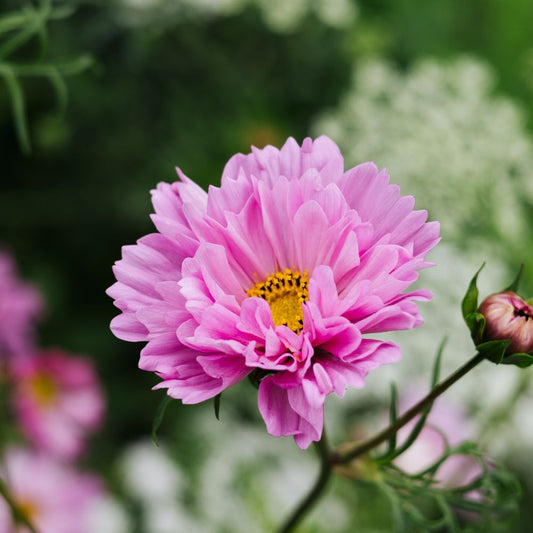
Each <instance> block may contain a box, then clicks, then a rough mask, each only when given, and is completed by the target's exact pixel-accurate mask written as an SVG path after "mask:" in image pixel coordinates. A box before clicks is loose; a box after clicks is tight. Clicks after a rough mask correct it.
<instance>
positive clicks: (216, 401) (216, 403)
mask: <svg viewBox="0 0 533 533" xmlns="http://www.w3.org/2000/svg"><path fill="white" fill-rule="evenodd" d="M221 398H222V393H221V392H219V393H218V394H217V395H216V396H215V397H214V398H213V406H214V408H215V417H216V419H217V420H220V399H221Z"/></svg>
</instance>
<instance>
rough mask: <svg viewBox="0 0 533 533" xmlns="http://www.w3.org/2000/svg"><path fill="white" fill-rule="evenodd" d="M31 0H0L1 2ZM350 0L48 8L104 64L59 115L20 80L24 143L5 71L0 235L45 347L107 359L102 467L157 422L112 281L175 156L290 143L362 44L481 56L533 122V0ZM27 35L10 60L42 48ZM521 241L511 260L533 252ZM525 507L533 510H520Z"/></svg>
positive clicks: (198, 160) (46, 89) (174, 416)
mask: <svg viewBox="0 0 533 533" xmlns="http://www.w3.org/2000/svg"><path fill="white" fill-rule="evenodd" d="M21 5H24V2H17V1H8V2H5V0H4V2H2V4H1V6H0V10H4V9H5V10H6V11H7V10H9V9H17V8H19V7H20V6H21ZM356 5H357V8H358V17H357V19H356V21H355V22H354V24H353V26H350V27H348V28H344V29H334V28H331V27H328V26H326V25H324V24H323V23H322V22H321V21H320V20H318V19H317V17H316V16H315V15H313V14H312V13H311V14H309V15H308V16H307V17H306V19H305V20H304V21H303V22H302V24H300V25H299V26H298V27H297V28H296V29H295V30H294V31H292V32H289V33H285V34H284V33H276V32H274V31H272V30H271V29H269V28H268V27H267V26H266V25H265V23H264V21H263V19H262V17H261V14H260V12H259V10H258V9H257V8H256V7H254V6H248V7H246V8H245V9H244V10H242V11H241V12H239V13H238V14H235V15H231V16H220V17H212V18H194V17H193V18H188V17H176V18H175V19H172V20H166V21H165V24H164V25H162V24H158V23H156V22H154V23H152V24H147V25H142V26H141V25H138V26H128V25H123V24H121V23H120V17H119V16H117V13H118V12H119V10H118V7H117V4H116V3H113V2H82V3H80V4H79V5H78V6H77V9H76V11H75V13H74V14H73V15H72V16H71V17H70V18H68V19H66V20H64V21H57V22H53V23H51V25H50V27H49V37H50V42H49V49H48V51H47V56H48V57H53V58H66V57H72V56H76V55H78V54H80V53H86V52H88V53H90V54H92V56H93V57H94V59H95V64H94V66H93V67H92V68H91V69H89V70H87V71H85V72H84V73H82V74H79V75H76V76H73V77H70V78H68V79H67V84H68V89H69V104H68V108H67V112H66V114H65V115H64V116H59V115H58V114H57V113H56V112H55V110H54V105H55V101H54V93H53V91H52V89H51V87H50V85H49V84H48V83H47V82H46V81H45V80H42V79H37V78H36V79H25V80H24V81H23V88H24V93H25V98H26V104H27V116H28V123H29V131H30V135H31V139H32V145H33V148H32V152H31V154H29V155H24V154H23V153H22V151H21V149H20V146H19V143H18V140H17V137H16V135H15V128H14V126H13V119H12V113H11V107H10V103H9V98H8V94H7V91H6V87H5V85H4V84H2V83H0V154H1V166H0V177H1V180H0V213H1V216H0V241H1V243H2V245H3V246H5V247H7V248H8V249H10V250H11V251H12V252H13V254H14V255H15V257H16V260H17V263H18V264H19V266H20V269H21V271H22V274H23V276H24V277H25V278H27V279H30V280H33V281H34V282H35V283H36V284H37V285H38V287H39V288H40V289H41V290H42V292H43V293H44V295H45V299H46V302H47V315H46V318H45V320H44V321H43V323H42V327H41V329H40V338H41V341H42V344H43V345H44V346H61V347H63V348H65V349H67V350H70V351H72V352H73V353H80V354H88V355H91V356H92V357H93V358H94V359H95V361H96V364H97V367H98V371H99V373H100V375H101V378H102V380H103V382H104V385H105V389H106V394H107V401H108V416H107V424H106V427H105V428H104V430H103V432H102V433H101V434H100V435H99V436H98V437H97V438H96V439H95V441H94V447H93V453H92V455H91V458H90V462H91V464H92V465H93V466H94V467H95V468H98V469H100V470H102V471H103V472H106V469H107V467H108V465H109V464H110V463H111V462H112V460H113V458H114V457H115V456H116V455H117V454H118V453H119V452H120V450H121V448H122V447H123V446H124V445H125V443H127V442H129V441H131V440H132V439H134V438H137V437H138V436H140V435H146V434H147V433H149V431H150V429H151V423H152V419H153V415H154V412H155V410H156V408H157V405H158V404H159V402H160V401H161V398H162V396H163V393H162V392H160V391H159V392H151V391H150V388H151V387H152V386H153V385H154V384H155V383H156V382H157V379H156V377H155V376H153V375H152V374H148V373H143V372H141V371H140V370H138V369H137V360H138V352H139V349H140V345H136V344H131V343H125V342H121V341H119V340H117V339H116V338H114V337H113V336H112V334H111V333H110V332H109V321H110V320H111V318H112V317H113V316H114V315H115V314H116V310H115V308H114V307H113V306H112V302H111V300H110V299H109V298H108V297H107V296H106V295H105V293H104V291H105V289H106V288H107V287H108V286H109V285H111V284H112V282H113V275H112V272H111V265H112V264H113V262H114V261H115V260H117V259H118V258H119V256H120V247H121V246H122V245H124V244H131V243H134V242H135V240H136V239H137V238H139V237H140V236H142V235H144V234H146V233H148V232H150V231H152V225H151V222H150V220H149V216H148V215H149V213H150V212H151V204H150V196H149V190H150V189H152V188H154V187H155V185H156V184H157V183H158V182H159V181H172V180H174V179H175V172H174V167H175V166H176V165H179V166H180V168H182V169H183V171H184V172H185V173H186V174H187V175H188V176H189V177H191V178H192V179H194V180H195V181H197V182H198V183H199V184H201V185H202V186H203V187H207V186H208V185H209V184H211V183H212V184H218V183H219V180H220V175H221V171H222V168H223V165H224V163H225V162H226V160H227V159H228V158H229V157H230V156H231V155H232V154H234V153H236V152H239V151H242V152H246V151H248V150H249V147H250V145H251V144H255V145H257V146H263V145H265V144H267V143H270V144H274V145H278V146H279V145H281V143H282V142H283V141H284V140H285V138H286V137H288V136H289V135H291V136H294V137H295V138H296V139H297V140H298V141H301V140H302V138H303V137H304V136H305V135H307V134H308V133H309V127H310V124H311V121H312V120H313V118H314V117H316V115H317V114H318V113H319V112H320V111H321V110H323V109H325V108H328V107H331V106H334V105H335V104H336V103H337V101H338V99H339V97H340V96H341V95H342V93H343V91H344V90H345V89H346V88H347V87H348V84H349V83H350V79H351V74H352V64H354V63H355V64H357V62H358V61H359V60H361V59H362V58H365V57H367V56H369V55H380V56H383V57H386V58H388V59H390V60H392V61H393V62H396V63H397V64H398V65H399V66H400V67H407V66H409V65H410V64H412V63H413V62H414V61H415V60H416V59H417V58H420V57H426V56H428V55H429V56H436V57H454V56H455V55H457V54H459V53H465V52H467V53H473V54H475V55H477V56H478V57H480V58H483V59H485V60H487V61H488V62H489V63H490V64H491V65H492V66H493V67H494V69H495V71H496V73H497V76H498V79H499V85H498V87H497V90H498V92H500V93H502V94H505V95H507V96H510V97H512V98H514V99H515V100H516V102H518V103H519V105H520V106H521V107H522V108H523V110H524V113H525V114H526V116H527V120H528V124H529V125H530V126H531V125H533V120H532V119H533V33H532V31H531V21H533V2H531V1H530V0H508V1H506V2H503V1H501V0H469V1H468V2H465V1H464V0H438V1H428V0H357V4H356ZM0 13H1V11H0ZM34 46H35V43H30V44H29V45H27V46H26V47H25V48H24V49H23V50H21V51H20V53H19V56H17V57H18V58H19V59H20V60H21V61H24V60H26V59H27V58H29V57H32V54H33V53H34V51H33V48H32V47H34ZM428 207H429V209H430V210H431V208H430V206H428ZM524 253H525V255H526V257H525V258H514V257H513V258H509V263H512V262H514V261H516V260H524V259H527V257H529V258H530V259H531V258H532V257H533V254H532V253H531V250H525V251H524ZM528 268H529V274H528V275H529V277H530V278H531V271H532V270H533V265H532V264H530V265H529V267H528ZM526 273H527V272H526ZM530 284H531V282H530ZM252 396H253V395H250V396H249V405H248V408H253V404H254V402H255V400H254V398H252ZM208 408H211V407H210V406H208ZM198 409H203V407H201V406H200V407H186V408H183V407H181V406H180V405H178V404H177V403H176V404H175V405H173V406H172V408H171V409H170V410H169V416H168V419H167V420H166V422H165V424H164V426H163V428H162V432H163V434H164V433H165V432H166V433H174V431H173V430H172V428H175V427H178V425H179V427H181V428H187V426H188V425H189V424H191V423H192V422H191V421H192V420H193V419H194V416H195V413H196V412H197V410H198ZM185 431H186V430H185ZM178 433H179V432H178ZM177 438H178V439H179V435H178V436H177ZM183 442H184V443H185V442H187V438H186V436H183ZM526 504H527V499H526ZM526 507H527V505H525V508H526ZM527 516H529V517H531V511H530V510H529V512H528V513H527V515H526V513H524V518H523V522H524V524H527V522H528V520H529V518H527ZM516 527H517V530H520V526H518V525H517V526H516ZM524 527H525V528H526V529H523V530H524V531H526V530H527V526H524Z"/></svg>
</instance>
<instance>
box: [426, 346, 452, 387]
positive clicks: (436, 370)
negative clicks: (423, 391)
mask: <svg viewBox="0 0 533 533" xmlns="http://www.w3.org/2000/svg"><path fill="white" fill-rule="evenodd" d="M447 341H448V339H447V338H446V337H444V339H442V341H441V343H440V345H439V347H438V349H437V355H436V356H435V362H434V363H433V371H432V373H431V385H430V388H431V389H434V388H435V386H436V385H437V383H438V382H439V377H440V367H441V361H442V353H443V351H444V347H445V346H446V342H447Z"/></svg>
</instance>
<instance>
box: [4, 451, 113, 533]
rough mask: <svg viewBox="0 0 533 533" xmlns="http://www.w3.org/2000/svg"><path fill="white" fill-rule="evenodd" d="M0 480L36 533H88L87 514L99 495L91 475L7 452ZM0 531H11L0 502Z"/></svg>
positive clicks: (7, 512)
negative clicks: (37, 532) (0, 479)
mask: <svg viewBox="0 0 533 533" xmlns="http://www.w3.org/2000/svg"><path fill="white" fill-rule="evenodd" d="M1 464H2V467H1V469H0V477H1V478H2V480H3V481H4V483H5V484H6V485H7V487H8V488H9V491H10V494H11V496H12V498H13V500H14V502H15V503H16V505H17V506H18V507H19V509H21V510H22V511H23V512H24V513H25V515H26V517H27V518H28V519H29V520H30V521H31V523H32V524H33V525H34V526H35V528H36V529H37V531H39V533H85V532H88V531H89V530H88V526H87V524H88V513H89V512H90V507H91V504H92V503H93V502H95V501H96V499H97V498H99V497H100V495H101V494H102V486H101V483H100V481H99V479H98V478H96V477H95V476H93V475H90V474H86V473H81V472H78V471H76V470H74V469H72V468H71V467H69V466H67V465H65V464H64V463H62V462H60V461H58V460H57V459H54V458H53V457H50V456H48V455H45V454H43V453H39V452H37V453H35V452H30V451H28V450H24V449H9V450H7V451H6V452H5V454H4V457H3V458H2V462H1ZM0 531H2V532H5V533H8V532H15V531H17V532H20V533H27V532H28V529H27V528H24V527H21V528H20V529H15V526H14V524H13V519H12V515H11V510H10V509H9V507H8V506H7V504H6V502H5V501H4V500H3V499H2V498H0Z"/></svg>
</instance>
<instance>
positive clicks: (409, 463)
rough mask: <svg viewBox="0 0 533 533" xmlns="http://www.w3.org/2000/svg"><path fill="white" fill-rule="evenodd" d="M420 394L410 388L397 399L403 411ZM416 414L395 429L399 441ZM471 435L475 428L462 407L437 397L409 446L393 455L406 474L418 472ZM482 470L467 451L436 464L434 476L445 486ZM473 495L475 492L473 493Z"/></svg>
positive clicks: (457, 484) (456, 484) (455, 484)
mask: <svg viewBox="0 0 533 533" xmlns="http://www.w3.org/2000/svg"><path fill="white" fill-rule="evenodd" d="M423 396H424V395H423V394H418V395H417V394H416V392H411V393H410V394H408V395H406V396H405V397H404V399H402V401H401V402H400V408H401V409H400V412H401V413H403V412H405V411H407V410H408V409H409V408H411V407H412V406H413V405H415V404H416V403H417V402H418V401H419V400H420V399H422V397H423ZM417 421H418V417H417V418H416V419H415V420H413V421H412V422H411V423H410V424H407V425H406V426H404V427H403V428H402V429H401V430H400V431H399V432H398V442H399V443H400V444H402V443H403V442H404V441H405V440H406V439H407V437H408V436H409V433H410V432H411V431H412V429H413V427H414V425H415V424H416V422H417ZM472 438H474V431H473V428H472V427H471V424H470V423H469V421H468V419H467V418H466V416H465V414H464V413H463V411H462V410H461V409H460V408H459V407H457V406H455V405H454V404H453V403H452V402H451V401H450V400H447V399H446V398H439V399H438V400H436V401H435V403H434V404H433V408H432V409H431V412H430V414H429V416H428V418H427V420H426V424H425V426H424V428H423V429H422V431H421V432H420V434H419V435H418V437H417V439H416V440H415V442H414V443H413V444H412V445H411V447H410V448H409V449H408V450H407V451H405V452H404V453H403V454H402V455H400V456H399V457H398V458H397V459H395V461H394V462H395V464H396V465H397V466H399V467H400V468H401V469H402V470H404V471H405V472H407V473H409V474H417V473H419V472H422V471H423V470H425V469H426V468H429V467H430V466H431V465H432V464H434V463H435V462H436V461H438V460H439V459H440V458H441V457H442V455H443V454H444V452H445V451H446V444H448V445H449V446H450V447H454V446H457V445H459V444H460V443H461V442H464V441H465V440H468V439H472ZM481 474H482V468H481V466H480V464H479V463H478V462H477V461H476V460H475V459H474V458H473V457H469V456H466V455H452V456H450V457H449V458H448V459H446V461H444V463H443V464H442V465H441V466H440V467H439V469H438V471H437V474H436V476H435V480H436V481H437V483H438V484H439V485H440V486H442V487H446V488H452V487H461V486H465V485H467V484H468V483H470V482H472V481H474V480H475V479H476V478H478V477H479V476H480V475H481ZM472 497H474V498H475V495H474V494H472Z"/></svg>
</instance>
